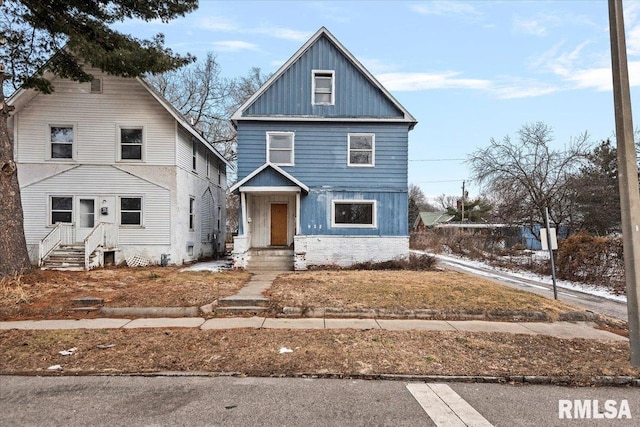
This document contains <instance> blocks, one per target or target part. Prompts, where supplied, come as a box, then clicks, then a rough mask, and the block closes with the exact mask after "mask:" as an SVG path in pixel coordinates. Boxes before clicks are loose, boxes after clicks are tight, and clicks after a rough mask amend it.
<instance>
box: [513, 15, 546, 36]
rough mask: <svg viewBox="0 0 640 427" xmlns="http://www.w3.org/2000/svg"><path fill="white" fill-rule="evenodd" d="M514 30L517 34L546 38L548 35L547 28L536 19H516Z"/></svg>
mask: <svg viewBox="0 0 640 427" xmlns="http://www.w3.org/2000/svg"><path fill="white" fill-rule="evenodd" d="M513 28H514V30H515V31H516V32H519V33H524V34H529V35H532V36H538V37H544V36H546V35H547V34H548V32H547V27H546V26H545V25H544V24H543V23H542V22H541V21H540V20H538V19H534V18H514V20H513Z"/></svg>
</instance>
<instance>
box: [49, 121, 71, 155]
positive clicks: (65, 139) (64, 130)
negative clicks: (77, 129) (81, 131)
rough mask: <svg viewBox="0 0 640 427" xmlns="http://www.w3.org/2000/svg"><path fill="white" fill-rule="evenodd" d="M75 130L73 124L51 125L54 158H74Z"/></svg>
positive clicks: (50, 136)
mask: <svg viewBox="0 0 640 427" xmlns="http://www.w3.org/2000/svg"><path fill="white" fill-rule="evenodd" d="M73 140H74V131H73V126H72V125H62V126H54V125H50V126H49V141H50V144H51V153H50V154H51V158H52V159H73Z"/></svg>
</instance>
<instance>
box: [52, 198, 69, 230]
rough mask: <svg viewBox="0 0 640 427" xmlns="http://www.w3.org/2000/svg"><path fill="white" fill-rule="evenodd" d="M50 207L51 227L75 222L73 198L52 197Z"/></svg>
mask: <svg viewBox="0 0 640 427" xmlns="http://www.w3.org/2000/svg"><path fill="white" fill-rule="evenodd" d="M49 206H50V207H51V214H50V216H49V225H55V224H57V223H59V222H73V197H70V196H51V199H50V205H49Z"/></svg>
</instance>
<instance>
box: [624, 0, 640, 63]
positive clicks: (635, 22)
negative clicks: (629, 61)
mask: <svg viewBox="0 0 640 427" xmlns="http://www.w3.org/2000/svg"><path fill="white" fill-rule="evenodd" d="M624 25H625V27H626V28H625V29H626V33H627V34H626V39H627V53H628V54H629V55H630V56H631V55H634V56H635V55H640V2H626V3H625V7H624Z"/></svg>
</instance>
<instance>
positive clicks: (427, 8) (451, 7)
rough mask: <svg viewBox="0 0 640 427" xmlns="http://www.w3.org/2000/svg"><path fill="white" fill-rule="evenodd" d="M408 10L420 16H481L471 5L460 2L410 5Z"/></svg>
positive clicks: (433, 2)
mask: <svg viewBox="0 0 640 427" xmlns="http://www.w3.org/2000/svg"><path fill="white" fill-rule="evenodd" d="M410 8H411V10H413V11H414V12H418V13H419V14H421V15H472V16H478V15H481V13H480V12H479V11H478V10H477V9H476V8H475V7H473V6H472V5H471V4H469V3H463V2H460V1H432V2H429V3H420V4H412V5H411V6H410Z"/></svg>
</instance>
